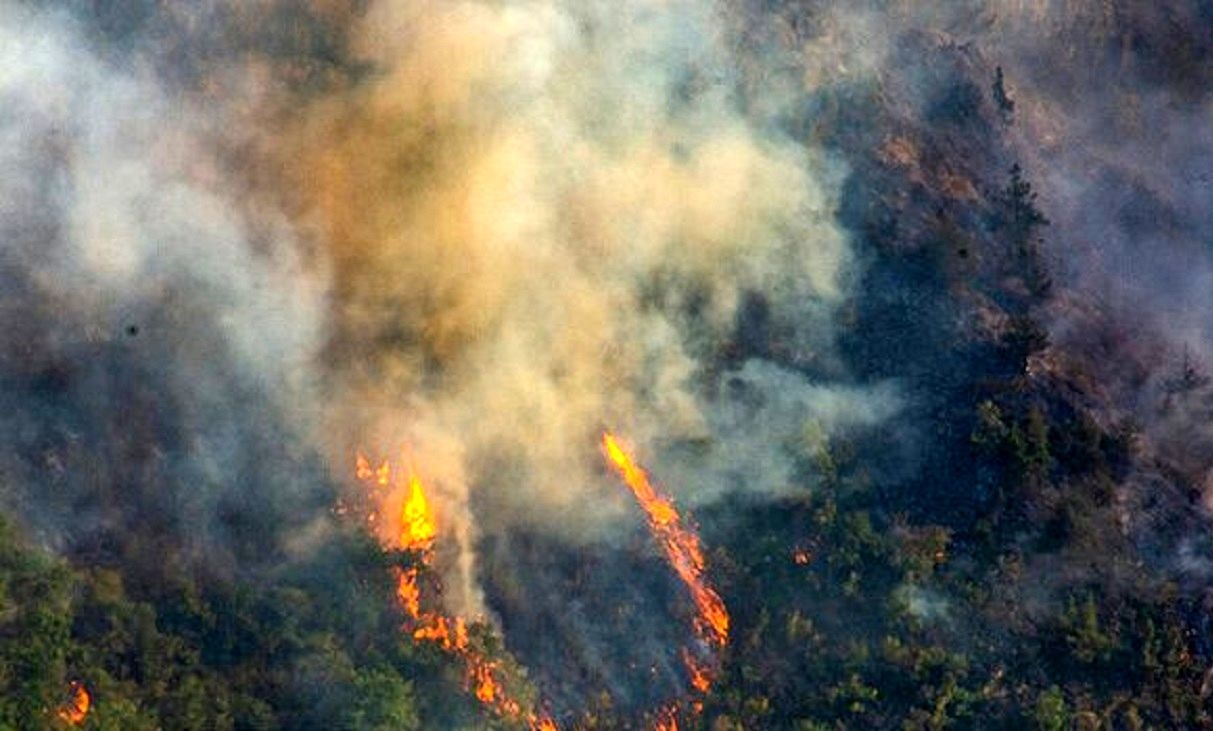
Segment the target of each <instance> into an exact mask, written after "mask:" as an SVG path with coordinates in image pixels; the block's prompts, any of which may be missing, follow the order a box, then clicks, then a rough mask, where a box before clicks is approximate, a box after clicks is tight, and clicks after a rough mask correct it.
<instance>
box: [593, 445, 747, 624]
mask: <svg viewBox="0 0 1213 731" xmlns="http://www.w3.org/2000/svg"><path fill="white" fill-rule="evenodd" d="M602 446H603V451H604V452H605V453H606V456H607V459H608V460H609V461H610V463H611V465H612V466H613V467H614V468H615V471H616V472H618V473H619V476H620V477H622V478H623V481H624V483H626V484H627V486H628V488H629V489H630V490H631V491H632V494H633V495H635V496H636V500H637V502H639V503H640V507H641V508H643V509H644V511H645V513H646V514H648V517H649V528H650V530H652V532H653V535H654V537H655V538H657V540H658V541H659V542H660V543H661V547H662V548H663V549H665V554H666V558H667V559H669V562H670V565H671V566H672V567H673V568H674V571H675V573H677V574H678V578H680V579H682V583H683V584H685V585H686V587H687V590H688V591H690V592H691V599H692V600H693V601H694V602H695V607H696V609H697V610H698V616H697V617H696V620H695V621H696V628H697V630H698V631H699V633H700V636H701V637H703V638H704V639H706V640H708V641H710V642H711V643H712V644H713V645H716V646H718V647H722V646H724V645H725V644H726V643H728V641H729V612H728V610H727V609H726V608H725V606H724V601H722V600H721V598H720V595H719V594H717V593H716V592H715V590H713V589H712V588H711V587H710V586H708V585H707V584H706V583H705V582H704V580H703V569H704V561H703V549H701V548H700V547H699V536H697V535H695V533H694V531H691V530H689V529H687V528H684V527H683V526H682V520H681V518H680V517H679V515H678V511H677V510H676V509H675V508H674V504H673V503H672V502H671V501H670V500H669V499H667V498H665V497H662V496H661V495H659V494H658V493H657V490H656V489H654V488H653V484H652V483H651V482H650V481H649V476H648V475H647V474H646V473H645V471H644V470H643V469H641V468H640V466H639V465H637V464H636V463H635V461H633V460H632V458H631V457H630V456H629V455H628V453H627V452H625V451H624V450H623V447H621V446H620V444H619V441H618V440H617V439H616V438H615V436H614V435H613V434H611V433H610V432H607V433H605V434H603V435H602Z"/></svg>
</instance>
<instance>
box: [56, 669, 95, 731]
mask: <svg viewBox="0 0 1213 731" xmlns="http://www.w3.org/2000/svg"><path fill="white" fill-rule="evenodd" d="M70 688H71V693H72V699H71V700H70V701H69V702H67V703H65V704H64V705H63V706H62V707H60V708H59V712H58V714H57V715H58V716H59V718H60V719H61V720H63V721H66V722H67V723H70V724H71V725H73V726H79V725H80V724H82V723H84V719H85V718H86V717H87V716H88V709H89V708H90V707H91V706H92V705H93V697H92V696H91V695H89V692H88V688H85V687H84V684H83V683H81V682H79V681H75V680H73V681H72V684H71V686H70Z"/></svg>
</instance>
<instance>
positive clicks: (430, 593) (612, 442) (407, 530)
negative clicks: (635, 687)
mask: <svg viewBox="0 0 1213 731" xmlns="http://www.w3.org/2000/svg"><path fill="white" fill-rule="evenodd" d="M602 449H603V453H604V455H605V457H606V458H607V461H608V463H609V464H610V466H611V467H612V469H614V471H615V472H617V473H618V475H619V476H620V477H621V478H622V479H623V482H624V484H626V485H627V487H628V489H629V490H631V492H632V494H633V495H634V496H635V498H636V500H637V502H638V503H639V504H640V507H641V508H642V509H643V510H644V512H645V514H646V516H647V518H648V525H649V529H650V531H651V532H652V534H653V536H654V538H655V539H656V540H657V541H658V543H659V544H660V545H661V547H662V549H663V551H664V553H665V556H666V559H667V560H668V561H669V563H670V565H671V567H672V568H673V569H674V572H675V573H676V574H677V575H678V577H679V578H680V579H681V580H682V583H683V584H684V585H685V586H686V588H687V590H688V592H689V593H690V595H691V599H692V601H693V602H694V605H695V609H696V614H695V618H694V628H695V645H694V646H693V647H688V648H683V651H682V658H683V662H684V664H685V665H686V669H687V673H688V676H689V679H690V685H691V687H692V688H693V689H694V690H695V691H696V692H697V693H698V694H699V695H700V696H701V697H702V696H703V695H706V694H707V693H708V692H709V690H710V689H711V686H712V681H713V678H714V677H715V673H716V670H717V668H716V656H717V653H718V652H719V650H720V649H721V648H723V647H724V646H725V645H726V644H727V642H728V634H729V614H728V610H727V609H726V608H725V605H724V602H723V601H722V600H721V598H720V596H719V595H718V594H717V593H716V592H715V590H713V589H712V588H711V587H710V586H708V584H707V583H706V581H705V579H704V575H703V574H704V568H705V563H704V558H703V550H702V548H701V547H700V544H699V537H698V536H697V535H696V534H695V532H694V531H692V530H690V529H689V528H687V527H685V526H684V525H683V522H682V519H681V517H680V516H679V514H678V511H677V510H676V509H675V507H674V505H673V503H672V502H671V501H670V500H669V499H668V498H666V497H664V496H662V495H661V494H660V493H658V491H657V490H656V488H654V487H653V484H652V483H651V482H650V480H649V477H648V475H647V474H646V473H645V471H644V470H643V469H642V468H641V467H639V466H638V465H637V464H636V463H635V461H634V460H633V459H632V458H631V456H630V455H629V454H628V453H627V452H626V451H625V450H624V448H623V447H622V445H621V444H620V442H619V440H618V439H616V437H615V436H614V435H613V434H611V433H609V432H608V433H605V434H604V435H603V437H602ZM355 474H356V476H357V478H358V479H359V480H360V481H361V482H363V483H364V484H365V485H366V486H367V487H368V489H369V490H370V492H371V495H372V496H373V502H374V503H375V504H376V505H379V506H381V508H384V509H387V510H389V511H390V512H394V514H395V516H396V523H395V524H394V525H393V526H392V529H391V531H390V532H389V533H388V534H387V535H388V541H389V543H390V544H391V547H393V548H397V549H399V550H402V551H405V552H408V553H411V554H413V555H414V556H415V557H416V560H417V564H416V565H413V566H409V567H407V568H397V569H395V572H396V597H397V599H398V600H399V603H400V607H401V609H402V610H403V611H404V614H405V615H406V617H407V621H406V627H405V629H406V631H408V632H410V633H411V635H412V638H413V640H414V641H416V642H418V643H429V644H432V645H434V646H437V647H439V648H441V649H442V650H443V651H444V652H447V653H449V654H450V655H452V656H454V657H457V658H459V659H460V660H462V662H463V664H464V667H465V678H466V682H467V685H468V688H469V690H470V691H471V692H472V694H473V695H475V697H476V699H477V700H478V701H480V702H481V703H482V704H484V705H485V706H486V707H488V708H489V709H491V710H492V711H493V712H494V713H496V714H497V715H498V716H500V717H502V718H505V719H508V720H510V721H514V722H518V723H526V724H527V725H528V726H529V727H530V728H531V729H533V730H535V731H556V729H557V728H558V727H557V724H556V722H555V721H554V720H553V719H552V718H551V717H550V716H548V715H546V714H544V713H542V712H538V711H534V710H526V709H524V707H523V704H522V703H520V702H519V701H518V700H517V699H515V698H514V696H513V695H512V694H511V693H510V692H509V691H507V689H506V687H505V683H504V678H503V674H502V672H501V667H500V665H499V663H498V662H496V661H494V660H492V659H491V658H489V657H488V656H486V655H485V654H484V653H483V652H482V651H481V650H480V649H478V648H477V647H476V646H475V643H474V641H473V640H472V639H471V638H470V636H469V632H468V621H467V620H465V619H464V618H463V617H458V616H450V615H448V614H446V613H445V612H443V611H440V610H437V609H433V608H431V607H433V606H434V605H436V604H437V603H438V600H439V598H440V597H439V596H438V592H439V589H438V587H433V588H432V589H430V590H427V589H425V588H423V583H424V573H425V570H426V569H427V568H428V567H430V566H431V565H432V563H433V561H434V556H435V551H434V546H435V542H436V541H437V539H438V521H437V518H436V516H435V513H434V511H433V509H432V508H431V506H430V503H429V500H428V499H427V497H426V494H425V488H424V486H423V484H422V481H421V478H420V477H419V476H418V474H417V472H416V471H415V470H414V469H412V468H411V467H410V468H409V469H407V470H404V471H401V470H398V469H394V468H393V466H392V464H391V463H390V462H389V461H382V462H380V463H379V465H378V466H372V463H371V461H370V460H369V459H367V457H366V456H364V455H363V454H361V453H359V454H358V456H357V461H356V465H355ZM391 492H398V493H399V494H402V500H401V502H400V503H399V507H397V508H396V509H395V510H392V508H391V507H390V506H391V505H393V502H392V501H390V500H387V499H386V496H387V494H389V493H391ZM368 519H369V521H370V522H371V523H376V522H377V521H379V520H380V514H379V513H378V512H372V513H371V514H370V515H369V516H368ZM688 708H689V711H690V712H692V713H698V712H699V711H700V710H701V709H702V700H701V699H699V698H697V699H695V700H693V701H691V702H690V704H689V707H688V706H685V705H684V702H683V701H677V702H674V703H671V704H669V705H667V706H665V707H663V708H661V709H660V710H658V712H657V713H656V714H655V715H654V717H653V718H654V721H653V728H654V731H677V729H678V718H679V714H680V713H682V712H685V711H686V710H688Z"/></svg>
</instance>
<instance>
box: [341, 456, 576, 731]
mask: <svg viewBox="0 0 1213 731" xmlns="http://www.w3.org/2000/svg"><path fill="white" fill-rule="evenodd" d="M354 474H355V476H356V477H357V478H358V479H359V480H362V481H363V482H366V483H369V484H371V485H372V486H373V487H379V488H382V487H387V486H389V485H390V484H391V480H392V467H391V464H390V463H388V462H383V463H382V464H381V465H380V466H379V467H378V468H375V469H372V468H371V463H370V461H369V460H368V459H367V458H366V457H364V456H363V455H362V454H358V456H357V460H356V462H355V469H354ZM405 489H407V490H408V492H407V494H406V495H405V499H404V505H403V507H402V509H401V510H400V512H399V516H400V524H399V532H398V534H397V535H396V536H395V537H394V538H395V541H396V542H397V543H398V544H399V547H400V548H403V549H404V550H406V551H415V552H417V553H419V554H420V560H421V563H422V565H429V564H430V562H431V561H432V560H433V555H434V553H433V548H434V541H435V539H436V538H437V536H438V523H437V520H436V519H435V517H434V513H433V511H432V510H431V509H430V505H429V501H428V500H427V499H426V496H425V488H424V487H423V486H422V484H421V478H419V477H418V476H417V475H416V474H415V473H414V474H410V476H409V478H408V483H407V486H406V488H405ZM372 515H373V514H372ZM372 522H373V521H372ZM420 579H421V572H420V570H419V569H418V568H408V569H397V570H396V597H397V599H399V601H400V606H401V608H402V609H403V610H404V612H405V614H406V615H408V618H409V620H410V623H411V624H412V637H413V639H414V640H415V641H417V642H428V643H431V644H433V645H436V646H437V647H439V648H441V649H442V650H443V651H444V652H448V653H450V654H452V655H454V656H456V657H458V658H460V659H461V660H462V661H463V663H464V667H465V668H466V676H467V683H468V687H469V689H470V690H471V691H472V693H473V694H474V695H475V696H476V699H477V700H479V701H480V702H481V703H483V704H484V705H486V706H488V707H489V708H491V709H493V710H494V711H495V712H496V713H497V714H498V715H500V716H503V717H505V718H508V719H511V720H515V721H522V720H525V721H526V723H527V725H528V726H529V727H530V728H531V729H532V731H559V729H558V727H557V726H556V723H555V721H553V720H552V719H550V718H548V717H546V716H542V715H539V714H535V713H528V714H525V717H524V714H523V712H522V707H521V705H520V704H519V703H518V702H517V701H515V700H514V699H512V698H510V697H509V695H508V694H507V692H506V690H505V687H504V686H503V684H502V682H501V680H500V678H499V676H498V666H497V663H495V662H493V661H491V660H489V659H488V658H486V657H484V656H483V655H481V654H480V653H479V651H477V650H476V649H475V648H473V647H471V645H469V643H468V631H467V622H466V621H464V619H463V618H462V617H448V616H447V615H445V614H442V613H440V612H436V611H424V610H423V609H422V591H421V583H420Z"/></svg>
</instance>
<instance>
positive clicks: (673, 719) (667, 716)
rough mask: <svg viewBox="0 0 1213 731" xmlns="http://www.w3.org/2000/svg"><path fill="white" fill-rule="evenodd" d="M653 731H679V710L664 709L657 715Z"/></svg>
mask: <svg viewBox="0 0 1213 731" xmlns="http://www.w3.org/2000/svg"><path fill="white" fill-rule="evenodd" d="M653 731H678V711H677V709H675V708H673V707H670V708H663V709H661V711H660V712H659V713H658V714H657V719H656V720H655V721H654V722H653Z"/></svg>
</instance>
